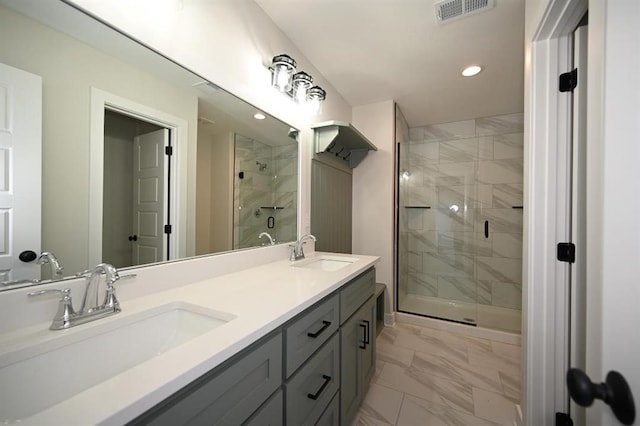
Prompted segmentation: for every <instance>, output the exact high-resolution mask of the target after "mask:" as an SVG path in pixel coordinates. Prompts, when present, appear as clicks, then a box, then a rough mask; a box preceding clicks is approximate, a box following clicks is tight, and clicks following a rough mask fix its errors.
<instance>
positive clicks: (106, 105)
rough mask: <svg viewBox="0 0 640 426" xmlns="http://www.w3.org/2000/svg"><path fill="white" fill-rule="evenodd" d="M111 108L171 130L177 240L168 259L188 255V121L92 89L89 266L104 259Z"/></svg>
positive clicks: (172, 188) (172, 186)
mask: <svg viewBox="0 0 640 426" xmlns="http://www.w3.org/2000/svg"><path fill="white" fill-rule="evenodd" d="M105 109H110V110H113V111H118V112H121V113H123V114H126V115H129V116H132V117H136V118H140V119H142V120H145V121H148V122H151V123H154V124H157V125H159V126H162V127H166V128H168V129H170V130H171V133H172V136H171V141H172V145H173V156H172V157H171V161H172V163H171V168H172V170H174V173H173V175H174V176H175V177H176V178H175V179H172V180H171V188H170V191H171V194H172V202H171V205H170V214H171V218H172V222H173V224H174V226H173V229H174V234H175V238H174V240H173V241H174V242H173V244H171V245H170V246H169V258H170V259H178V258H184V257H186V256H188V255H189V253H188V251H187V249H188V248H187V241H194V239H193V238H190V239H187V220H188V209H187V178H188V177H187V149H188V146H187V141H188V138H187V136H188V134H187V132H188V122H187V120H184V119H182V118H179V117H175V116H173V115H170V114H167V113H165V112H162V111H158V110H155V109H153V108H151V107H149V106H147V105H142V104H139V103H136V102H134V101H131V100H129V99H126V98H123V97H121V96H118V95H114V94H112V93H109V92H106V91H104V90H101V89H97V88H95V87H92V88H91V111H90V114H91V128H90V149H89V156H90V159H89V161H90V165H91V167H90V168H89V169H90V175H89V265H97V264H98V263H100V262H102V207H103V206H102V203H103V176H104V111H105Z"/></svg>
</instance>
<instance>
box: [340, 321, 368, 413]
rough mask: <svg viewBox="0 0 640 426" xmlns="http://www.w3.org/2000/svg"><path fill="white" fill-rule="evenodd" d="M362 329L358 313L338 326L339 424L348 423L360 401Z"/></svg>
mask: <svg viewBox="0 0 640 426" xmlns="http://www.w3.org/2000/svg"><path fill="white" fill-rule="evenodd" d="M362 346H364V330H363V327H361V321H360V318H359V316H358V315H354V316H352V317H351V319H349V320H348V321H347V322H346V323H344V325H343V326H342V327H341V328H340V349H341V353H340V369H341V372H340V403H341V404H340V424H343V425H350V424H351V422H352V421H353V419H354V418H355V416H356V414H357V413H358V409H359V408H360V403H361V402H362V399H363V395H362V363H361V362H360V357H361V355H360V352H361V351H362V349H361V347H362Z"/></svg>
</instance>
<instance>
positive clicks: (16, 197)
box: [0, 64, 42, 281]
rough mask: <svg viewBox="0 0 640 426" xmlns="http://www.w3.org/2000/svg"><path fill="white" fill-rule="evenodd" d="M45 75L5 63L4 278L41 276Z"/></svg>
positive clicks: (0, 158)
mask: <svg viewBox="0 0 640 426" xmlns="http://www.w3.org/2000/svg"><path fill="white" fill-rule="evenodd" d="M41 141H42V78H41V77H39V76H37V75H34V74H30V73H27V72H25V71H22V70H19V69H17V68H13V67H10V66H8V65H4V64H0V281H10V280H18V279H35V278H40V266H39V265H37V264H36V263H35V261H33V262H30V263H24V262H22V261H20V260H19V259H18V256H19V255H20V253H21V252H23V251H25V250H32V251H34V252H36V253H40V251H41V247H40V234H41V198H42V197H41V181H42V178H41V151H42V148H41Z"/></svg>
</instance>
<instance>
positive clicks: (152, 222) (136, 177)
mask: <svg viewBox="0 0 640 426" xmlns="http://www.w3.org/2000/svg"><path fill="white" fill-rule="evenodd" d="M168 145H169V130H168V129H160V130H156V131H154V132H151V133H147V134H144V135H141V136H137V137H136V138H135V139H134V143H133V234H134V239H135V240H134V241H132V243H133V264H134V265H143V264H148V263H155V262H160V261H162V260H166V253H167V239H166V236H165V234H164V225H165V224H166V214H165V212H167V211H168V209H167V198H168V197H166V196H165V190H166V188H167V183H166V182H165V180H166V177H165V170H166V167H167V165H168V160H167V156H166V155H165V147H166V146H168Z"/></svg>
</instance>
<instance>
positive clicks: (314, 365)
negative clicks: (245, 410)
mask: <svg viewBox="0 0 640 426" xmlns="http://www.w3.org/2000/svg"><path fill="white" fill-rule="evenodd" d="M339 350H340V345H339V339H338V334H334V335H333V337H332V338H331V339H330V340H329V341H328V342H327V343H326V345H325V346H324V347H323V348H321V349H320V351H318V352H317V353H316V354H315V355H314V356H313V357H311V359H310V360H309V362H308V363H307V364H305V366H304V367H303V368H301V369H300V370H299V371H298V372H297V373H296V374H294V376H293V377H292V378H291V380H290V381H289V382H288V383H287V384H286V386H285V389H286V392H285V399H286V402H287V403H286V407H287V408H286V410H287V413H286V417H287V424H289V425H307V424H309V425H312V424H315V422H316V421H317V420H318V419H319V418H320V416H321V415H322V413H323V412H324V411H325V409H326V408H327V406H328V405H329V402H331V400H332V398H333V396H334V395H335V394H336V391H337V390H338V388H339V383H340V358H339V355H340V353H339Z"/></svg>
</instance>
